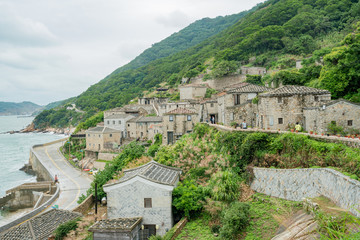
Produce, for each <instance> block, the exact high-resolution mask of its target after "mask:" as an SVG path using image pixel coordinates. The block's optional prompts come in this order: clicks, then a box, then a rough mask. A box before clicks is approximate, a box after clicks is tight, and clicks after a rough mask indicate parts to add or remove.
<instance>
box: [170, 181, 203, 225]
mask: <svg viewBox="0 0 360 240" xmlns="http://www.w3.org/2000/svg"><path fill="white" fill-rule="evenodd" d="M204 199H205V194H204V191H203V188H202V187H201V186H199V185H197V184H196V183H195V181H190V180H185V181H184V182H183V183H179V185H178V186H177V187H176V188H175V189H174V191H173V206H174V207H175V209H176V210H177V212H178V213H183V214H184V215H185V216H186V217H189V218H190V215H196V214H197V213H199V212H200V211H201V210H202V208H203V201H204Z"/></svg>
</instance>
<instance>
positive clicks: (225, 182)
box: [207, 170, 240, 202]
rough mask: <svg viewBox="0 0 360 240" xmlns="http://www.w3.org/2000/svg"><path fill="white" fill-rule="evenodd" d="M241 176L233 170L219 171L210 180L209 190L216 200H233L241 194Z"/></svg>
mask: <svg viewBox="0 0 360 240" xmlns="http://www.w3.org/2000/svg"><path fill="white" fill-rule="evenodd" d="M239 184H240V178H239V176H238V175H237V174H236V173H234V172H232V171H228V170H226V171H224V172H221V171H220V172H217V173H216V174H214V175H213V176H212V177H211V179H210V182H209V185H208V187H207V191H208V192H210V195H211V197H212V199H214V200H215V201H225V202H231V201H235V200H236V199H237V198H238V197H239V195H240V188H239Z"/></svg>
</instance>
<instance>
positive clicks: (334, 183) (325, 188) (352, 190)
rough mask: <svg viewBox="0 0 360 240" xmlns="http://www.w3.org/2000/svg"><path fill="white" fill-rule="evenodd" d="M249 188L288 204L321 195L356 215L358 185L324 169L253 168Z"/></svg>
mask: <svg viewBox="0 0 360 240" xmlns="http://www.w3.org/2000/svg"><path fill="white" fill-rule="evenodd" d="M254 176H255V178H254V181H253V182H252V184H251V188H252V189H253V190H255V191H257V192H260V193H264V194H267V195H270V196H273V197H279V198H284V199H288V200H292V201H301V200H302V199H303V198H313V197H318V196H325V197H327V198H329V199H331V200H332V201H333V202H334V203H336V205H338V206H340V207H342V208H344V209H347V210H349V211H350V212H351V213H353V214H354V215H356V216H360V202H359V199H360V182H359V181H356V180H353V179H350V178H349V177H347V176H345V175H343V174H341V173H339V172H337V171H335V170H333V169H328V168H321V169H320V168H314V169H267V168H254Z"/></svg>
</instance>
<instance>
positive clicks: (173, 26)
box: [0, 0, 263, 105]
mask: <svg viewBox="0 0 360 240" xmlns="http://www.w3.org/2000/svg"><path fill="white" fill-rule="evenodd" d="M259 2H263V0H262V1H259V0H221V1H220V0H181V1H178V0H177V1H175V0H131V1H129V0H126V1H125V0H34V1H29V0H0V74H1V75H0V101H6V102H21V101H32V102H35V103H37V104H41V105H45V104H47V103H50V102H53V101H58V100H63V99H66V98H69V97H73V96H77V95H79V94H80V93H82V92H83V91H85V90H86V89H87V88H88V87H89V86H90V85H92V84H95V83H97V82H98V81H100V80H101V79H103V78H104V77H105V76H106V75H108V74H110V73H111V72H112V71H114V70H115V69H116V68H118V67H120V66H122V65H124V64H126V63H128V62H129V61H131V60H132V59H134V58H135V57H136V56H137V55H139V54H140V53H141V52H143V51H144V50H145V49H147V48H149V47H150V46H151V44H153V43H156V42H159V41H161V40H163V39H164V38H166V37H168V36H170V35H171V34H172V33H174V32H177V31H179V30H181V29H182V28H184V27H186V26H188V25H189V24H190V23H192V22H194V21H195V20H198V19H201V18H204V17H211V18H213V17H216V16H224V15H230V14H234V13H239V12H241V11H243V10H248V9H250V8H252V7H253V6H255V5H256V4H257V3H259Z"/></svg>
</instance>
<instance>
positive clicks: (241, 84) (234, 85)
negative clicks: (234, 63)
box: [224, 82, 249, 90]
mask: <svg viewBox="0 0 360 240" xmlns="http://www.w3.org/2000/svg"><path fill="white" fill-rule="evenodd" d="M248 84H249V83H247V82H241V83H236V84H232V85H229V86H227V87H224V89H225V90H230V89H233V88H240V87H243V86H246V85H248Z"/></svg>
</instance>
